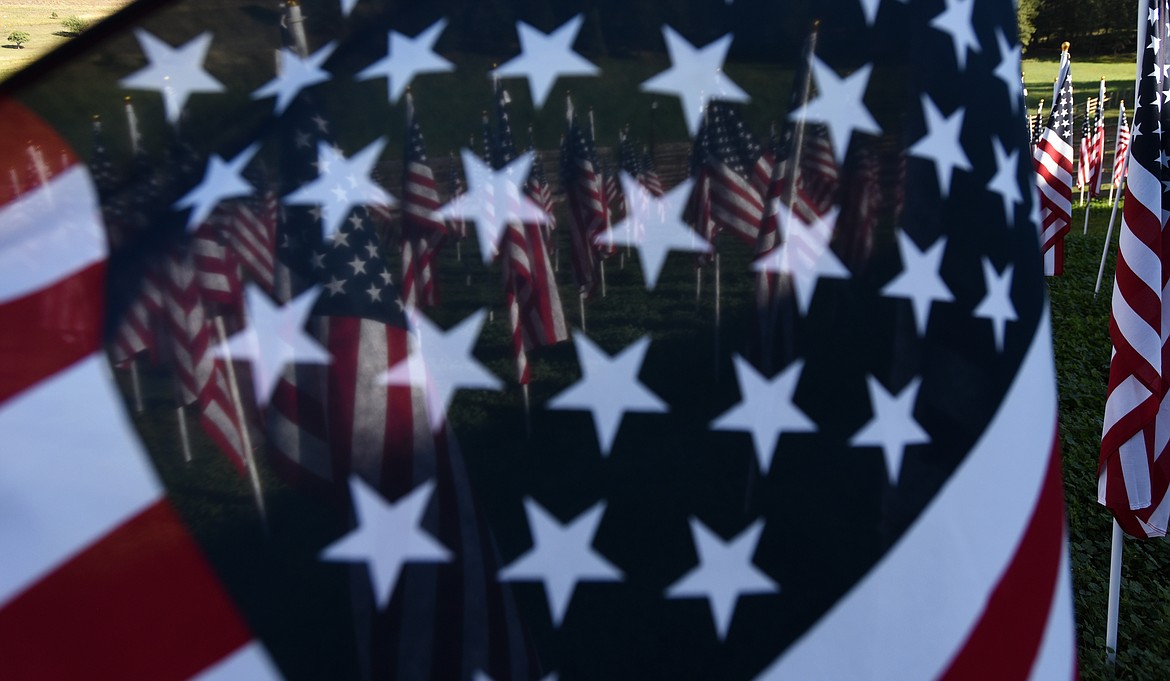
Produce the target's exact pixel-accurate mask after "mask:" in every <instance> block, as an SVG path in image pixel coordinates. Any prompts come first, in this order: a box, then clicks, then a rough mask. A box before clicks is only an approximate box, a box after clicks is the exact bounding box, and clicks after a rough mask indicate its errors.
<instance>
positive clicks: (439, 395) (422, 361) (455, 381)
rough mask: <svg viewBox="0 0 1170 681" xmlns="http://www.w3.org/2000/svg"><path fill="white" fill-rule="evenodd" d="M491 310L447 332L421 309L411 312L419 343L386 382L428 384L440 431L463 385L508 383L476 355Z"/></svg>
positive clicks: (434, 419)
mask: <svg viewBox="0 0 1170 681" xmlns="http://www.w3.org/2000/svg"><path fill="white" fill-rule="evenodd" d="M486 319H487V312H486V311H484V310H480V311H478V312H476V313H475V314H473V315H471V316H470V317H468V318H467V319H464V320H463V321H461V322H459V323H458V324H456V325H455V326H454V327H452V328H451V330H449V331H443V330H442V329H440V328H439V327H438V326H436V325H435V324H434V322H432V321H431V320H429V319H427V318H426V317H425V316H424V315H422V314H421V313H419V312H417V311H416V312H414V313H413V314H412V315H411V322H412V324H413V325H414V328H415V335H416V338H417V340H416V342H415V343H414V344H413V349H412V352H411V353H410V356H409V357H408V358H407V359H406V360H403V361H401V362H398V363H397V364H395V365H394V366H392V367H390V368H389V369H388V370H387V371H386V372H385V373H383V374H382V377H381V379H380V381H381V382H382V383H383V384H384V385H398V386H415V385H418V384H419V383H420V382H422V383H423V384H424V387H425V388H426V392H427V414H428V416H429V417H430V423H431V429H432V430H434V431H435V432H438V431H439V430H441V429H442V427H443V423H444V422H445V421H446V418H447V409H448V408H449V407H450V406H451V400H453V399H454V398H455V391H457V390H459V389H460V388H470V389H482V390H503V389H504V383H503V381H501V380H500V379H499V378H497V377H496V376H495V375H494V374H492V373H491V372H489V371H488V370H487V369H486V368H484V366H483V365H482V364H480V363H479V362H478V361H476V359H475V356H474V355H472V350H474V349H475V340H476V338H477V337H478V336H479V331H480V329H481V328H483V323H484V321H485V320H486Z"/></svg>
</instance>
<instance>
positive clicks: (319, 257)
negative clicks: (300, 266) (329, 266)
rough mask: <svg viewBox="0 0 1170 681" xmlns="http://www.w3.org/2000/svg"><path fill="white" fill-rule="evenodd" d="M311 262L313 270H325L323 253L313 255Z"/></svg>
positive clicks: (310, 257)
mask: <svg viewBox="0 0 1170 681" xmlns="http://www.w3.org/2000/svg"><path fill="white" fill-rule="evenodd" d="M309 262H310V263H311V264H312V266H313V269H315V270H323V269H325V254H324V253H323V252H321V251H314V252H313V254H312V255H311V256H309ZM335 278H336V277H335Z"/></svg>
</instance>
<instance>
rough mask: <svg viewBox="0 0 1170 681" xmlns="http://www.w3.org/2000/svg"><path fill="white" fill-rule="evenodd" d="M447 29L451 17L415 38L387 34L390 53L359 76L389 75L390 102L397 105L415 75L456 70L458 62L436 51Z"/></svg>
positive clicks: (398, 34)
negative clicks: (451, 60) (440, 36)
mask: <svg viewBox="0 0 1170 681" xmlns="http://www.w3.org/2000/svg"><path fill="white" fill-rule="evenodd" d="M445 28H447V20H446V19H440V20H439V21H436V22H435V23H433V24H431V25H430V26H429V27H428V28H427V29H426V30H424V31H423V32H422V33H419V34H418V35H417V36H416V37H414V38H408V37H406V36H404V35H402V34H401V33H399V32H397V31H390V32H389V34H388V35H387V36H386V56H385V57H382V58H381V59H379V60H378V61H376V62H374V63H373V64H370V65H369V66H367V67H366V68H364V69H362V70H361V71H360V72H358V74H357V79H358V80H371V79H373V78H385V79H386V82H387V91H388V92H389V96H390V103H391V104H393V103H395V102H397V101H398V100H399V98H401V97H402V95H403V93H405V92H406V88H407V87H409V86H410V83H411V81H413V80H414V77H415V76H417V75H419V74H423V73H447V72H449V71H454V70H455V65H454V64H452V63H451V62H449V61H447V60H446V59H444V58H443V57H440V56H439V55H438V54H437V53H436V52H435V43H436V42H437V41H438V40H439V35H440V34H442V33H443V30H444V29H445Z"/></svg>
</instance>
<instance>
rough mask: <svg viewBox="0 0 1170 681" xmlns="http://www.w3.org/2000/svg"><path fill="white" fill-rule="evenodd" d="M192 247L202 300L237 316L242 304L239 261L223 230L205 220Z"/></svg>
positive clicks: (193, 240)
mask: <svg viewBox="0 0 1170 681" xmlns="http://www.w3.org/2000/svg"><path fill="white" fill-rule="evenodd" d="M191 250H192V252H193V254H194V257H195V272H196V276H197V280H198V282H199V288H200V294H201V295H202V297H203V300H204V301H206V302H208V303H213V304H215V305H218V306H219V308H220V309H221V310H224V311H226V312H229V313H231V314H232V316H233V317H235V316H236V315H237V314H238V313H239V311H240V310H241V309H242V307H243V298H242V296H243V288H242V285H241V283H240V263H239V260H238V259H237V258H236V254H235V251H234V250H232V249H231V248H229V247H228V244H227V239H225V236H224V232H223V231H222V230H220V229H219V227H218V225H216V224H215V223H213V222H210V221H209V222H205V223H204V224H202V225H200V226H199V229H197V230H195V234H194V238H193V239H192V240H191Z"/></svg>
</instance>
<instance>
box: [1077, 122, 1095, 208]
mask: <svg viewBox="0 0 1170 681" xmlns="http://www.w3.org/2000/svg"><path fill="white" fill-rule="evenodd" d="M1088 104H1089V103H1088V102H1085V118H1084V120H1083V121H1082V122H1081V156H1080V161H1079V162H1078V163H1077V188H1078V189H1081V190H1086V189H1088V188H1089V183H1090V181H1091V180H1090V178H1091V176H1092V174H1093V124H1092V123H1091V121H1092V118H1093V113H1092V112H1091V111H1090V110H1089V106H1088Z"/></svg>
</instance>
